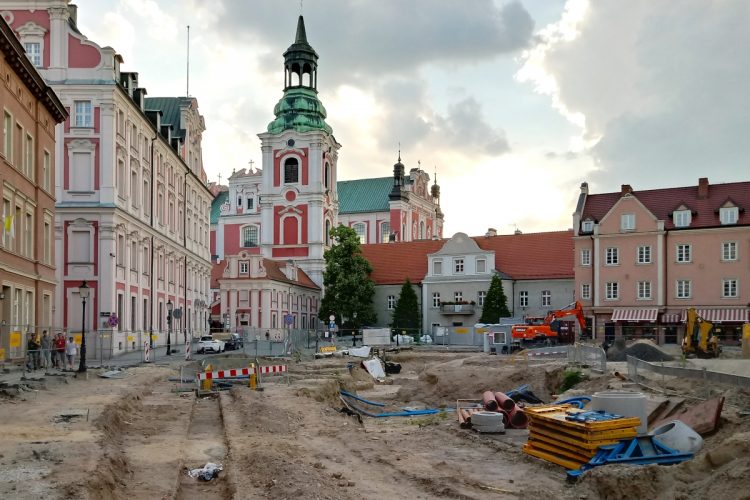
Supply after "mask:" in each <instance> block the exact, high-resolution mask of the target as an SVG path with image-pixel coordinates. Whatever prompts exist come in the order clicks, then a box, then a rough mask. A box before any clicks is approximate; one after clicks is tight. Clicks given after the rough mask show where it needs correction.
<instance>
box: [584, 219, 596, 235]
mask: <svg viewBox="0 0 750 500" xmlns="http://www.w3.org/2000/svg"><path fill="white" fill-rule="evenodd" d="M581 232H582V233H593V232H594V221H592V220H585V221H583V223H582V224H581Z"/></svg>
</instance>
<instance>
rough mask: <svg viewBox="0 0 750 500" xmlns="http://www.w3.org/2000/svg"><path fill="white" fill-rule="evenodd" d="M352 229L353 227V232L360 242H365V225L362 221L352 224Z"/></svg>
mask: <svg viewBox="0 0 750 500" xmlns="http://www.w3.org/2000/svg"><path fill="white" fill-rule="evenodd" d="M352 229H354V232H355V233H357V236H358V237H359V242H360V243H362V244H364V243H367V233H366V231H365V225H364V224H363V223H361V222H358V223H357V224H354V225H353V226H352Z"/></svg>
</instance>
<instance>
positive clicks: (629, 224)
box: [620, 214, 635, 231]
mask: <svg viewBox="0 0 750 500" xmlns="http://www.w3.org/2000/svg"><path fill="white" fill-rule="evenodd" d="M620 229H621V230H622V231H634V230H635V214H622V215H620Z"/></svg>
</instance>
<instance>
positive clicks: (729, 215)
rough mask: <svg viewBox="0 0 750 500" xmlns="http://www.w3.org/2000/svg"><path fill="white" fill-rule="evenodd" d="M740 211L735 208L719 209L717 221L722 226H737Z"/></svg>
mask: <svg viewBox="0 0 750 500" xmlns="http://www.w3.org/2000/svg"><path fill="white" fill-rule="evenodd" d="M739 215H740V210H739V208H737V207H722V208H720V209H719V220H721V223H722V224H737V219H739Z"/></svg>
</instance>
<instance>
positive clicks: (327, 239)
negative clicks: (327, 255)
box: [325, 220, 331, 246]
mask: <svg viewBox="0 0 750 500" xmlns="http://www.w3.org/2000/svg"><path fill="white" fill-rule="evenodd" d="M325 242H326V246H331V221H329V220H327V221H326V235H325Z"/></svg>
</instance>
